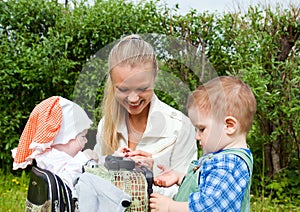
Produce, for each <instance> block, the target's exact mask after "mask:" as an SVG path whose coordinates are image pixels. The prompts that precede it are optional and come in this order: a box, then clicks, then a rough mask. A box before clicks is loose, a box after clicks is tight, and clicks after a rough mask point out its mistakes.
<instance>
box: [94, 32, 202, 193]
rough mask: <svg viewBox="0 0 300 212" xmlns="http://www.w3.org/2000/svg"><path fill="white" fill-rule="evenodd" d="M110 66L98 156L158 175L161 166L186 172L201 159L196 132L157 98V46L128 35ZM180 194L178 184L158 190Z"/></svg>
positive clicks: (116, 49) (182, 115) (97, 149)
mask: <svg viewBox="0 0 300 212" xmlns="http://www.w3.org/2000/svg"><path fill="white" fill-rule="evenodd" d="M108 64H109V76H108V77H107V83H106V88H105V89H106V90H105V94H104V101H103V103H102V107H103V108H102V111H103V114H102V115H103V116H102V117H103V118H102V119H101V120H100V122H99V125H98V133H97V138H96V139H97V144H96V146H95V148H94V150H95V151H96V152H97V154H98V155H99V156H103V155H109V154H114V153H116V154H119V155H121V156H125V157H129V158H131V159H133V160H135V161H136V162H138V163H140V164H142V165H144V166H147V167H148V168H151V169H152V170H153V174H154V176H155V175H157V174H159V172H160V170H159V169H158V168H157V165H158V164H161V165H163V166H165V167H168V168H172V169H175V170H186V169H187V165H188V163H189V162H190V161H191V160H193V159H196V158H197V147H196V141H195V139H194V136H195V130H194V128H193V126H192V124H191V122H190V120H189V119H188V118H187V117H186V116H185V115H184V114H183V113H181V112H180V111H178V110H176V109H174V108H172V107H170V106H168V105H167V104H165V103H163V102H162V101H160V100H159V99H158V98H157V96H156V95H155V93H154V87H155V81H156V78H157V72H158V65H157V61H156V55H155V53H154V49H153V47H152V46H151V45H150V44H149V43H148V42H146V41H144V40H143V39H142V38H141V37H140V36H138V35H130V36H127V37H125V38H123V39H121V40H120V41H119V42H117V44H116V45H115V46H114V47H113V48H112V50H111V52H110V54H109V61H108ZM157 189H158V187H157ZM159 189H160V188H159ZM154 190H155V188H154ZM176 191H177V186H173V187H172V188H166V189H160V192H162V193H164V194H166V195H169V196H172V195H173V194H175V193H176ZM165 192H166V193H165Z"/></svg>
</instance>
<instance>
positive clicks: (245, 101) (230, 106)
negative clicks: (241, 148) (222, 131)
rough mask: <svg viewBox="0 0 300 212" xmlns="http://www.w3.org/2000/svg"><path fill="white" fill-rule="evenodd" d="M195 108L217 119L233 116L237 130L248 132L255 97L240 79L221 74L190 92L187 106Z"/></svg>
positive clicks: (222, 119)
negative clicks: (236, 123)
mask: <svg viewBox="0 0 300 212" xmlns="http://www.w3.org/2000/svg"><path fill="white" fill-rule="evenodd" d="M192 106H193V107H194V106H196V108H197V109H198V110H200V111H202V112H204V113H206V114H208V115H210V116H211V117H213V118H215V120H217V121H224V118H225V117H226V116H233V117H235V118H236V119H237V120H238V121H239V123H240V127H239V132H240V133H248V131H249V130H250V128H251V125H252V122H253V118H254V114H255V112H256V99H255V96H254V94H253V93H252V91H251V88H250V87H249V86H248V85H247V84H245V83H244V82H243V81H242V80H240V79H238V78H236V77H232V76H221V77H217V78H214V79H212V80H210V81H209V82H207V83H205V84H203V85H202V86H200V87H199V88H197V89H196V90H195V91H193V92H192V93H191V95H190V96H189V98H188V104H187V108H188V109H189V108H191V107H192Z"/></svg>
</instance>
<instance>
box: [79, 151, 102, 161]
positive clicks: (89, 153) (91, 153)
mask: <svg viewBox="0 0 300 212" xmlns="http://www.w3.org/2000/svg"><path fill="white" fill-rule="evenodd" d="M83 153H84V154H85V155H86V156H87V157H88V158H90V159H92V160H94V161H96V162H98V160H99V157H98V155H97V153H96V152H94V151H93V150H91V149H86V150H84V151H83Z"/></svg>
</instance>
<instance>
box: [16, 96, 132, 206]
mask: <svg viewBox="0 0 300 212" xmlns="http://www.w3.org/2000/svg"><path fill="white" fill-rule="evenodd" d="M91 124H92V121H91V120H90V119H89V117H88V115H87V114H86V112H85V111H84V110H83V109H82V108H81V107H80V106H79V105H77V104H75V103H74V102H72V101H70V100H68V99H65V98H63V97H60V96H53V97H50V98H48V99H46V100H44V101H42V102H41V103H40V104H38V105H37V106H36V107H35V108H34V109H33V111H32V112H31V114H30V117H29V120H28V121H27V124H26V126H25V129H24V131H23V133H22V135H21V138H20V141H19V144H18V147H17V148H15V149H13V150H12V155H13V158H14V162H13V169H14V170H16V169H18V168H22V169H24V168H26V167H27V166H28V165H31V164H32V163H33V160H35V161H36V164H37V166H38V167H40V168H42V169H47V170H49V171H51V172H53V173H54V174H56V175H57V176H59V177H60V178H61V179H62V180H63V181H64V183H66V185H67V186H68V187H69V188H70V189H71V191H72V197H73V198H78V202H79V210H81V211H83V210H92V211H97V210H99V208H100V207H101V209H103V207H104V205H103V203H102V204H100V200H101V202H105V206H107V205H108V206H109V207H113V208H115V209H116V211H124V210H125V207H123V206H122V202H123V200H126V201H128V202H130V197H129V195H128V194H126V193H124V192H123V191H121V190H119V189H118V188H117V187H115V186H114V185H112V184H111V183H110V182H108V181H106V180H104V179H102V178H100V177H98V176H96V175H92V174H90V173H83V166H84V165H86V164H87V163H88V162H89V161H90V160H95V161H97V160H98V158H97V156H96V154H95V153H94V152H93V151H92V150H90V149H86V150H84V151H82V150H83V148H84V146H85V144H86V143H87V138H86V134H87V132H88V129H89V128H90V127H91ZM107 199H108V200H107ZM87 200H89V201H87ZM105 200H106V201H105ZM91 201H92V202H91Z"/></svg>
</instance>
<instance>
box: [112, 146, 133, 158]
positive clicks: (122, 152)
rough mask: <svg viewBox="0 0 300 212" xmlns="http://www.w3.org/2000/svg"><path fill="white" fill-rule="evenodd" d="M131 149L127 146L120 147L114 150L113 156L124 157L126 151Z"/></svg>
mask: <svg viewBox="0 0 300 212" xmlns="http://www.w3.org/2000/svg"><path fill="white" fill-rule="evenodd" d="M131 151H132V150H131V149H130V148H128V147H120V148H119V149H118V150H117V151H115V152H114V154H113V156H120V157H125V156H126V154H127V153H128V152H131Z"/></svg>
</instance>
